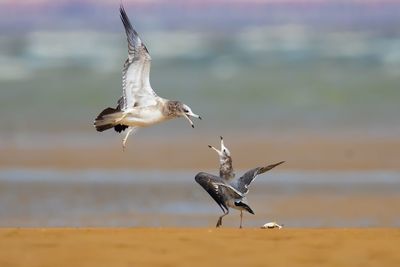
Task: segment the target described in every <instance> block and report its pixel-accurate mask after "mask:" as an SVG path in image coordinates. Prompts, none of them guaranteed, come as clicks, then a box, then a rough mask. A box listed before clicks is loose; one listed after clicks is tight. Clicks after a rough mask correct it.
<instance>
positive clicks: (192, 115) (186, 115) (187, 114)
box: [183, 112, 201, 128]
mask: <svg viewBox="0 0 400 267" xmlns="http://www.w3.org/2000/svg"><path fill="white" fill-rule="evenodd" d="M183 115H184V117H185V118H186V119H187V120H188V121H189V123H190V125H192V128H194V124H193V121H192V120H191V119H190V118H189V116H190V117H193V118H198V119H199V120H201V117H200V116H199V115H197V114H194V113H193V112H190V113H183Z"/></svg>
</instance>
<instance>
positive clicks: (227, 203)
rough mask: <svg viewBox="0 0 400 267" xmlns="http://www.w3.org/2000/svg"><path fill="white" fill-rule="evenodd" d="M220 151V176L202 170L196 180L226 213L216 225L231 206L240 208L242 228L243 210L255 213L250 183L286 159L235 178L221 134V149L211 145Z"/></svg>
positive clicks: (219, 222) (218, 222)
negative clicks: (248, 195) (252, 207)
mask: <svg viewBox="0 0 400 267" xmlns="http://www.w3.org/2000/svg"><path fill="white" fill-rule="evenodd" d="M209 147H210V148H212V149H213V150H215V151H216V152H217V153H218V156H219V162H220V168H219V173H220V175H219V176H216V175H213V174H209V173H205V172H200V173H198V174H197V175H196V177H195V180H196V182H197V183H199V184H200V185H201V186H202V187H203V188H204V189H205V190H206V191H207V192H208V194H209V195H210V196H211V197H212V198H213V199H214V200H215V202H217V204H218V205H219V207H220V208H221V209H222V211H223V212H224V214H223V215H222V216H220V217H219V218H218V221H217V225H216V227H220V226H221V225H222V218H223V217H224V216H226V215H228V214H229V208H233V209H237V210H240V228H242V221H243V211H247V212H249V213H251V214H254V212H253V210H252V209H251V208H250V206H249V204H248V202H247V198H246V194H247V193H248V192H249V189H248V187H249V185H250V183H251V182H252V181H253V180H254V179H255V178H256V177H257V175H259V174H262V173H264V172H266V171H269V170H271V169H273V168H275V167H276V166H278V165H280V164H282V163H284V161H281V162H278V163H275V164H271V165H268V166H265V167H257V168H254V169H251V170H249V171H247V172H246V173H245V174H244V175H243V176H241V177H239V178H235V173H234V170H233V166H232V157H231V154H230V151H229V150H228V148H226V147H225V145H224V140H223V138H222V136H221V149H216V148H215V147H213V146H210V145H209Z"/></svg>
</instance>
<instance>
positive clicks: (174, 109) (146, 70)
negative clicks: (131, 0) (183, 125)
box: [94, 5, 201, 149]
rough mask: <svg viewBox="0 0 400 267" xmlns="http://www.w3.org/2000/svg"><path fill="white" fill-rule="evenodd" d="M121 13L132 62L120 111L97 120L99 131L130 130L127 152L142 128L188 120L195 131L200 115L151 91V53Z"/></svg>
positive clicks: (127, 69) (108, 110)
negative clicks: (132, 135)
mask: <svg viewBox="0 0 400 267" xmlns="http://www.w3.org/2000/svg"><path fill="white" fill-rule="evenodd" d="M119 11H120V17H121V20H122V23H123V24H124V28H125V32H126V37H127V40H128V58H127V59H126V61H125V64H124V67H123V70H122V97H121V98H120V99H119V100H118V104H117V107H116V108H111V107H108V108H106V109H104V110H103V111H102V112H101V113H100V114H99V115H98V116H97V117H96V119H95V121H94V125H95V127H96V130H97V131H99V132H103V131H105V130H108V129H111V128H114V130H115V131H116V132H118V133H121V132H122V131H125V130H127V132H126V134H125V137H124V139H123V141H122V147H123V149H125V146H126V141H127V139H128V136H129V135H130V134H131V133H132V132H133V131H135V130H137V129H138V128H141V127H147V126H151V125H153V124H156V123H160V122H163V121H166V120H170V119H173V118H178V117H184V118H186V119H187V120H188V121H189V123H190V124H191V125H192V127H193V128H194V124H193V122H192V120H191V119H190V117H194V118H198V119H201V117H200V116H199V115H197V114H195V113H193V112H192V110H191V108H190V107H189V106H187V105H185V104H183V103H182V102H180V101H173V100H168V99H165V98H162V97H159V96H158V95H157V94H156V93H155V92H154V90H153V89H152V88H151V85H150V64H151V57H150V54H149V51H148V50H147V48H146V46H145V45H144V43H143V42H142V40H141V39H140V38H139V35H138V33H137V32H136V30H135V29H134V28H133V27H132V24H131V22H130V21H129V18H128V16H127V15H126V12H125V9H124V7H123V6H122V5H121V6H120V9H119Z"/></svg>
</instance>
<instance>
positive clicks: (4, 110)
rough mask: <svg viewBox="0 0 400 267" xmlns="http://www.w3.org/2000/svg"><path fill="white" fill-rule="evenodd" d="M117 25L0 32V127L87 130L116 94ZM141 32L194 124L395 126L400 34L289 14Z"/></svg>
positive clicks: (288, 128)
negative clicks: (302, 20)
mask: <svg viewBox="0 0 400 267" xmlns="http://www.w3.org/2000/svg"><path fill="white" fill-rule="evenodd" d="M121 34H122V33H120V32H107V31H106V32H101V31H87V30H64V31H51V30H36V31H32V32H27V33H25V34H23V35H5V36H4V37H2V38H0V50H1V51H3V52H4V53H2V55H1V56H0V114H1V116H0V120H1V121H0V122H1V124H2V125H6V127H2V129H1V130H0V135H2V136H7V135H15V134H21V133H22V134H23V133H27V132H28V133H29V132H44V133H46V132H49V131H50V132H51V131H68V132H72V133H80V132H88V131H92V130H93V129H92V125H91V124H92V121H93V118H94V117H95V116H96V115H97V113H98V112H99V111H100V110H102V109H103V108H104V107H106V106H114V105H116V100H117V99H118V98H119V97H120V95H121V73H120V70H121V68H122V64H123V62H124V60H125V57H126V44H125V42H126V41H125V39H124V37H123V35H121ZM143 38H145V40H146V42H147V43H148V48H149V50H150V52H151V54H152V57H153V62H152V71H151V81H152V86H153V87H154V88H155V90H156V92H157V93H158V94H159V95H161V96H163V97H166V98H169V99H179V100H182V101H183V102H185V103H187V104H189V105H190V106H191V107H192V109H193V110H194V111H195V112H197V113H199V114H201V115H202V117H203V118H204V123H202V124H201V127H199V128H198V130H199V131H203V130H204V131H210V130H213V131H218V130H220V129H222V127H223V128H224V129H231V130H239V129H244V128H247V127H251V128H252V129H268V130H270V131H276V132H292V131H309V132H310V131H311V132H317V133H322V134H324V133H337V132H338V133H341V132H344V133H346V132H361V133H368V134H369V133H370V134H385V135H392V136H398V135H399V133H400V127H399V125H400V116H399V114H400V106H399V105H398V103H399V99H400V89H399V86H398V85H399V84H400V54H399V52H398V49H397V48H398V47H399V45H400V34H397V33H392V34H387V33H385V32H382V31H377V32H376V31H370V30H368V29H361V30H353V31H344V30H330V31H317V30H315V29H314V28H313V27H309V26H306V25H298V24H294V25H292V24H288V25H275V26H273V25H265V26H263V25H261V26H251V27H250V26H249V27H246V28H240V29H239V30H238V32H236V33H235V34H232V33H231V32H230V31H227V32H225V33H224V32H219V33H218V34H216V33H215V32H212V31H211V32H210V31H207V32H202V31H187V30H186V31H184V30H175V31H170V32H168V34H167V33H166V32H165V31H150V32H148V33H146V35H145V37H143ZM75 40H81V41H80V42H76V41H75ZM94 44H96V46H95V48H94V47H93V45H94ZM175 47H176V49H175ZM176 128H177V127H175V125H174V124H172V125H169V124H165V126H164V127H163V129H165V130H166V131H176ZM149 133H150V134H152V132H151V131H150V132H149Z"/></svg>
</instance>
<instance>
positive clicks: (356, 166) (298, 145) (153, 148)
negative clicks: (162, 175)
mask: <svg viewBox="0 0 400 267" xmlns="http://www.w3.org/2000/svg"><path fill="white" fill-rule="evenodd" d="M111 138H112V139H111ZM96 140H97V141H96V142H98V141H99V140H101V143H95V144H94V143H91V142H87V143H85V142H76V143H77V144H75V145H73V146H71V145H66V144H62V143H61V144H57V143H50V144H40V143H35V142H34V141H32V142H29V143H27V144H26V145H13V143H12V142H10V143H9V144H7V145H5V146H3V147H2V148H1V151H2V153H0V168H52V169H91V168H96V169H102V168H104V169H110V168H114V169H118V168H127V169H129V168H131V169H135V170H139V169H141V170H149V169H150V170H166V169H168V170H178V169H186V170H209V169H215V168H216V160H217V155H216V154H215V153H214V152H212V151H210V150H209V149H208V148H207V144H210V142H211V144H213V145H218V144H219V139H218V136H211V135H208V134H205V135H199V136H192V137H191V138H188V137H186V136H185V137H182V138H181V137H179V136H178V137H174V138H173V139H166V138H162V137H158V138H154V137H153V138H151V137H145V136H133V137H132V138H130V140H129V142H128V147H127V150H126V151H125V152H122V147H121V138H120V136H116V135H109V136H104V138H101V137H100V136H96ZM225 140H226V144H227V145H228V147H229V149H230V150H231V153H232V155H233V158H234V164H235V168H236V169H247V168H253V167H254V166H257V165H260V164H266V163H272V162H279V161H282V160H285V161H286V163H285V164H283V165H282V166H279V169H280V170H281V169H283V170H284V169H292V170H382V169H385V170H400V165H399V164H398V159H399V158H400V149H399V148H400V140H399V139H398V138H372V137H371V138H367V137H362V136H360V137H357V136H352V137H340V136H339V137H338V136H336V137H329V136H328V137H326V136H325V137H322V136H312V135H304V136H296V137H280V136H265V137H264V136H260V135H254V136H252V135H250V134H242V135H230V136H228V137H226V139H225Z"/></svg>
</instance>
